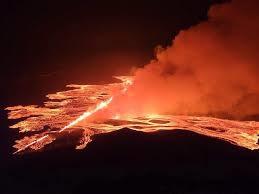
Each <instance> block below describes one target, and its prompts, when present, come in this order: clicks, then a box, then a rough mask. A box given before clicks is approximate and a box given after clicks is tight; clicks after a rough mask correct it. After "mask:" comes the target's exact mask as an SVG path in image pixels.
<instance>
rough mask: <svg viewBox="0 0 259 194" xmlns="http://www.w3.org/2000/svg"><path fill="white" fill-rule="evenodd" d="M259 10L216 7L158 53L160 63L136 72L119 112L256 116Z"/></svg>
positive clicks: (251, 2)
mask: <svg viewBox="0 0 259 194" xmlns="http://www.w3.org/2000/svg"><path fill="white" fill-rule="evenodd" d="M258 11H259V2H258V1H257V0H233V1H231V2H228V3H225V4H218V5H213V6H212V7H211V8H210V10H209V12H208V21H205V22H202V23H200V24H198V25H196V26H193V27H191V28H189V29H188V30H184V31H181V32H180V33H179V34H178V35H177V36H176V37H175V38H174V40H173V41H172V45H171V46H168V47H167V48H162V47H158V48H157V49H156V50H157V52H156V59H154V60H152V61H151V62H150V63H149V64H147V65H146V66H144V67H143V68H139V69H136V70H135V81H134V84H133V85H132V87H130V88H129V90H128V92H127V95H125V96H124V97H123V99H121V102H123V105H122V104H121V103H119V104H120V105H119V107H117V109H120V111H122V112H123V111H124V110H125V111H127V112H134V113H136V112H138V113H174V114H189V115H191V114H199V115H214V116H215V115H221V114H224V115H228V116H230V117H233V118H244V117H246V116H248V115H255V114H258V113H259V104H258V102H259V86H258V83H259V54H258V51H259V37H258V35H259V25H258V24H259V15H258ZM118 100H119V99H118ZM117 111H118V110H117Z"/></svg>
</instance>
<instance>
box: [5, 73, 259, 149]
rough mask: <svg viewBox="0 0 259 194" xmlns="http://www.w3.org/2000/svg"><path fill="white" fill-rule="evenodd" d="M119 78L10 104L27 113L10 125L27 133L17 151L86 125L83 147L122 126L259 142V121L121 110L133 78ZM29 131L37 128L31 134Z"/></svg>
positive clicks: (249, 144) (13, 115) (251, 144)
mask: <svg viewBox="0 0 259 194" xmlns="http://www.w3.org/2000/svg"><path fill="white" fill-rule="evenodd" d="M117 78H118V79H120V80H121V81H122V82H121V83H111V84H106V85H69V86H68V87H72V89H71V90H67V91H63V92H57V93H56V94H49V95H47V97H48V98H49V99H50V101H47V102H45V106H44V107H37V106H15V107H8V108H7V110H9V111H10V112H9V115H8V116H9V119H19V118H23V119H24V120H23V121H20V122H18V123H17V124H15V125H13V126H11V128H19V131H20V133H23V134H25V136H24V137H23V138H22V139H20V140H17V141H16V144H15V145H14V148H16V149H17V150H16V152H15V153H18V152H21V151H24V150H39V149H41V148H43V147H44V146H46V145H48V144H50V143H52V142H53V141H54V140H56V139H58V138H60V137H61V136H62V135H61V133H62V132H64V131H65V130H67V131H69V132H70V131H77V130H80V131H82V132H81V138H80V140H79V142H78V145H77V146H76V149H83V148H84V147H85V146H86V145H87V144H88V143H89V142H90V141H91V136H92V135H94V134H99V133H108V132H112V131H116V130H119V129H122V128H130V129H133V130H137V131H142V132H154V131H159V130H174V129H183V130H189V131H193V132H196V133H199V134H202V135H207V136H210V137H215V138H219V139H223V140H225V141H228V142H230V143H232V144H235V145H238V146H242V147H245V148H248V149H251V150H254V149H258V148H259V145H258V144H257V142H258V134H259V122H255V121H233V120H226V119H217V118H212V117H197V116H195V117H194V116H173V115H163V114H155V113H147V112H146V113H144V112H143V114H136V115H134V114H127V113H125V112H124V111H121V112H120V111H118V112H117V111H116V110H117V109H116V108H114V107H113V106H114V104H115V105H116V104H117V102H120V100H121V98H122V99H123V95H126V94H127V92H126V91H127V90H128V88H129V87H130V86H132V84H134V82H133V79H132V78H131V77H117ZM112 103H113V104H112ZM119 104H120V105H121V103H119ZM122 106H123V105H122ZM85 110H86V111H85ZM114 111H115V112H114ZM28 132H35V133H36V134H35V135H31V136H30V135H29V134H28ZM27 134H28V135H27Z"/></svg>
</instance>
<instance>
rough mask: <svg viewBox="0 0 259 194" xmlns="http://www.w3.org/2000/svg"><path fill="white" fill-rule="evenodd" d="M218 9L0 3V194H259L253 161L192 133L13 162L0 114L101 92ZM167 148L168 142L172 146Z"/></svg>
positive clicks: (108, 137) (203, 1)
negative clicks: (94, 89) (81, 88)
mask: <svg viewBox="0 0 259 194" xmlns="http://www.w3.org/2000/svg"><path fill="white" fill-rule="evenodd" d="M219 2H224V1H223V0H193V1H190V0H171V1H169V0H168V1H158V0H156V1H152V0H145V1H140V0H139V1H136V0H132V1H126V2H125V1H101V0H95V1H94V0H92V1H88V0H85V1H83V0H82V1H70V2H69V3H68V2H64V1H59V0H57V1H54V0H53V1H13V0H11V1H7V0H6V1H5V2H3V3H1V18H2V19H3V20H2V22H3V23H2V27H3V28H2V36H1V39H2V43H1V46H2V47H3V52H2V54H3V57H1V59H2V60H3V61H2V62H1V66H0V68H1V69H0V73H1V74H0V81H1V88H2V89H1V95H0V96H1V97H0V100H1V104H0V108H1V116H0V118H1V120H0V121H1V122H0V123H1V124H0V128H1V130H0V155H1V157H0V166H1V168H0V170H1V173H0V174H1V175H0V178H1V181H0V186H1V187H0V189H1V188H2V191H1V190H0V193H3V194H8V193H179V194H180V193H207V194H208V193H215V194H216V193H258V192H259V189H258V186H257V185H256V184H258V178H259V167H258V164H259V163H258V162H259V154H258V152H257V151H256V152H251V151H249V150H246V149H244V148H239V147H236V146H234V145H231V144H229V143H226V142H223V141H220V140H214V139H211V138H208V137H204V136H200V135H197V134H194V133H192V132H184V131H175V132H170V133H169V132H166V133H165V132H159V133H156V134H148V135H145V134H143V133H138V132H133V131H131V130H128V129H123V130H122V131H119V132H114V133H112V134H104V135H100V136H97V137H94V138H95V141H94V143H92V144H90V145H89V149H87V150H83V151H81V152H76V151H74V150H73V149H72V148H65V149H60V148H59V147H57V148H56V149H54V150H47V151H46V152H39V153H35V154H28V155H25V156H23V155H21V156H13V155H12V152H13V151H14V150H13V148H12V144H13V141H14V140H15V139H16V137H17V136H18V134H17V133H18V132H17V131H15V130H10V129H9V128H8V126H9V125H10V124H12V123H13V122H12V121H8V120H7V115H6V114H7V112H6V111H4V110H3V109H4V108H5V107H6V106H12V105H17V104H23V105H27V104H40V103H43V101H44V99H45V95H46V94H48V93H53V92H56V91H59V90H61V89H64V87H65V85H66V84H70V83H75V84H88V83H105V82H108V81H110V80H112V76H113V75H120V74H127V73H128V72H130V70H131V68H132V67H134V66H135V67H142V66H144V65H145V64H147V63H148V62H149V61H150V60H151V59H152V58H153V57H154V50H155V48H156V46H158V45H162V46H167V45H170V44H171V42H172V39H173V37H174V36H176V35H177V34H178V33H179V31H180V30H183V29H188V28H189V27H191V26H192V25H194V24H197V23H199V22H200V21H203V20H206V19H207V11H208V8H209V7H210V5H212V4H214V3H219ZM173 140H174V141H173Z"/></svg>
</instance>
